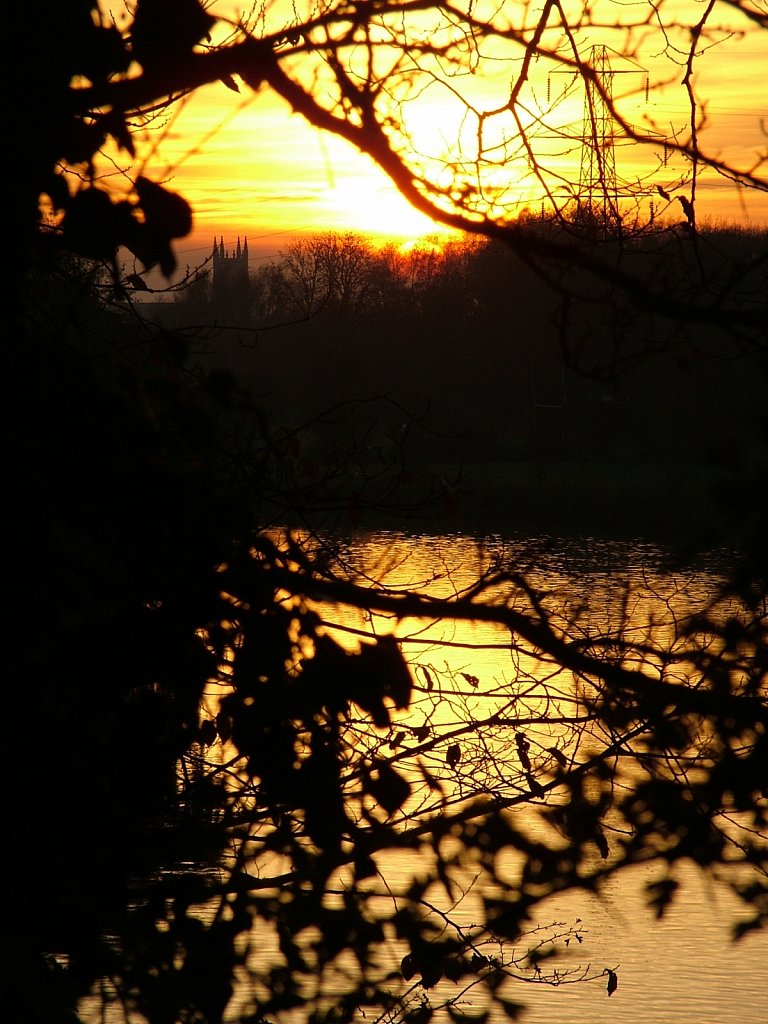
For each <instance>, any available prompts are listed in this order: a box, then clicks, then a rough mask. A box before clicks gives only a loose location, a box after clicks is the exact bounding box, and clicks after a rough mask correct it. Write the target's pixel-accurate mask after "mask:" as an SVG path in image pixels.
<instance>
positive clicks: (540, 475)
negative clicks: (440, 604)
mask: <svg viewBox="0 0 768 1024" xmlns="http://www.w3.org/2000/svg"><path fill="white" fill-rule="evenodd" d="M413 477H414V480H415V481H417V482H418V481H422V482H424V481H429V482H430V484H431V488H432V500H431V501H430V502H429V503H428V504H426V505H425V506H424V507H423V508H421V509H420V508H419V507H418V505H417V506H416V510H415V512H412V513H407V514H399V513H397V512H396V511H394V510H391V511H382V512H378V511H375V510H371V511H368V510H366V513H365V516H364V520H365V523H364V524H363V525H368V526H371V527H375V528H387V527H388V526H391V528H403V527H405V528H408V527H410V528H413V527H414V526H416V525H417V524H421V525H422V526H423V527H424V528H429V526H430V524H433V525H434V526H436V527H437V528H439V529H440V530H441V531H444V530H454V531H461V532H466V533H478V534H493V533H502V532H530V533H536V534H539V533H542V532H550V533H554V534H559V535H562V536H574V535H579V536H602V537H608V538H616V539H629V538H634V537H644V538H646V539H649V540H659V541H664V542H666V543H670V544H675V545H677V546H679V547H685V548H691V549H696V548H701V547H706V546H708V545H711V544H716V545H720V544H722V543H724V542H726V543H727V542H729V540H730V534H731V530H730V529H729V527H728V524H727V523H726V521H725V518H724V513H723V507H722V505H721V495H722V493H723V487H724V476H723V473H722V472H721V471H718V470H716V469H715V468H713V467H710V466H703V465H696V464H694V463H687V464H680V463H671V462H670V463H661V462H653V463H651V462H649V463H637V462H610V463H601V462H552V461H541V462H533V461H529V462H522V461H521V462H476V463H472V464H465V465H462V466H459V465H452V464H450V463H439V464H437V463H431V464H428V465H421V466H418V467H414V471H413Z"/></svg>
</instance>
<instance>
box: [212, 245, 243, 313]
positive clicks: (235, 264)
mask: <svg viewBox="0 0 768 1024" xmlns="http://www.w3.org/2000/svg"><path fill="white" fill-rule="evenodd" d="M212 259H213V305H214V308H215V309H216V310H217V312H218V313H219V314H221V315H226V316H227V317H228V318H231V317H232V316H233V314H235V315H240V314H242V313H243V311H244V310H245V308H246V306H247V300H248V284H249V278H248V239H247V238H246V239H245V242H244V244H243V245H242V246H241V244H240V236H239V235H238V238H237V248H236V249H234V250H233V251H231V252H229V251H227V250H226V249H225V248H224V237H223V236H222V237H221V238H220V239H219V241H218V242H217V241H216V239H215V238H214V240H213V253H212Z"/></svg>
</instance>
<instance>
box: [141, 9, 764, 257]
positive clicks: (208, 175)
mask: <svg viewBox="0 0 768 1024" xmlns="http://www.w3.org/2000/svg"><path fill="white" fill-rule="evenodd" d="M680 2H681V3H683V4H684V5H685V6H687V7H688V8H690V7H691V6H693V7H694V9H695V10H697V11H699V10H700V9H702V4H701V3H697V2H696V0H680ZM230 6H231V5H230ZM730 20H731V22H732V23H735V19H734V18H733V17H731V19H730ZM596 40H597V37H596V36H595V37H593V38H591V39H590V38H586V37H585V43H584V47H585V50H584V52H586V50H588V48H589V46H590V45H591V44H592V43H594V42H595V41H596ZM654 46H655V47H656V49H658V40H656V41H655V43H654V44H652V45H650V46H649V47H647V48H646V51H647V53H648V54H650V55H651V56H652V55H653V51H654ZM648 59H649V61H650V60H651V58H650V57H649V58H648ZM612 67H613V68H614V70H616V71H617V72H620V73H617V74H616V76H615V77H614V79H613V90H614V96H617V95H623V94H624V93H627V94H628V95H627V99H626V101H623V105H622V110H623V111H625V116H627V118H628V119H630V120H631V122H632V123H633V124H636V125H638V126H643V125H644V123H645V122H646V121H647V120H648V119H652V120H653V121H654V123H655V125H656V126H667V125H669V126H670V130H672V129H678V130H679V129H681V128H684V127H685V125H686V116H687V115H686V109H685V105H684V101H685V93H684V89H683V88H682V86H681V85H680V79H681V78H682V71H681V70H680V69H676V70H677V71H678V74H677V79H676V81H675V82H674V83H673V85H671V86H670V87H669V88H667V89H666V90H665V91H664V92H663V93H660V92H657V91H656V90H654V89H653V87H652V88H651V91H650V94H649V96H648V100H647V101H646V98H645V92H644V87H645V78H646V72H648V73H649V74H650V77H651V81H652V82H653V81H655V80H656V78H655V77H654V76H658V75H661V74H662V73H664V74H666V75H669V65H668V64H667V65H666V66H665V68H663V69H662V70H657V69H656V66H655V65H652V64H651V63H648V64H640V63H639V62H635V63H634V64H631V63H627V62H623V63H622V62H621V60H620V59H618V58H617V59H616V61H614V62H612ZM635 69H636V70H635ZM767 69H768V33H766V32H765V31H763V32H759V31H755V32H752V33H751V35H749V36H747V37H744V38H731V39H726V40H725V41H723V42H722V43H720V44H719V45H718V46H715V47H712V48H711V49H709V50H708V51H707V52H706V53H705V54H704V55H703V56H702V58H701V60H700V62H699V63H698V65H697V84H698V86H699V87H700V88H701V90H702V94H705V95H706V96H707V97H708V100H709V107H708V115H709V118H710V125H711V126H710V127H709V128H708V129H707V130H706V131H705V133H704V134H703V135H702V138H701V142H702V145H703V146H704V147H705V148H706V149H707V150H708V151H710V152H714V153H716V154H717V155H718V156H720V157H723V158H727V159H730V160H732V161H733V162H734V163H736V164H737V165H738V166H740V167H742V168H752V169H753V170H756V171H757V173H760V174H762V175H763V176H764V175H765V172H766V162H767V158H766V148H767V135H766V132H767V131H768V129H767V128H766V122H767V120H768V99H766V96H768V70H767ZM673 74H674V70H673ZM510 78H511V72H507V71H505V69H503V68H502V69H501V71H500V72H499V71H498V70H497V74H496V78H495V80H494V79H488V80H486V81H485V83H484V84H482V86H481V88H482V89H483V90H484V92H480V93H478V95H479V96H480V97H481V106H482V104H485V107H484V109H495V108H497V107H500V106H503V104H504V102H505V100H506V98H507V96H508V88H509V81H510ZM472 84H474V83H472ZM567 85H568V83H567V81H566V78H565V77H558V76H557V75H556V74H552V73H549V72H548V73H546V74H544V73H542V74H541V75H540V76H539V78H538V80H535V79H534V85H533V91H534V94H535V95H536V97H537V100H540V101H541V102H543V100H544V94H545V93H546V94H547V95H549V93H550V92H552V93H553V94H554V93H557V91H558V90H565V92H566V93H568V95H567V96H566V98H565V100H564V102H563V104H562V107H561V108H559V109H558V111H557V113H556V114H555V115H553V118H554V122H556V123H557V126H558V127H559V128H563V129H564V130H565V131H566V132H567V133H569V134H570V135H571V136H572V135H574V134H576V135H578V132H579V123H580V118H581V116H582V111H583V93H579V92H578V91H577V87H575V86H574V87H573V88H572V89H571V90H570V92H568V89H567V88H566V86H567ZM505 89H506V90H507V96H505V95H504V91H505ZM430 102H431V106H424V104H422V109H421V118H422V121H423V123H424V125H425V128H424V131H425V134H424V135H423V139H424V140H425V141H424V142H423V145H425V146H435V147H437V146H439V145H441V144H443V142H444V141H445V139H446V138H448V137H451V135H452V133H453V138H455V137H456V133H457V132H458V131H459V128H458V127H457V125H458V121H457V120H456V112H455V110H451V109H450V106H449V105H448V104H443V102H442V101H441V100H440V99H438V98H435V99H433V100H432V101H430ZM425 113H426V116H425ZM761 116H762V123H761ZM430 133H431V134H430ZM540 134H541V133H540ZM441 140H442V141H441ZM445 144H446V145H448V143H445ZM539 144H540V145H542V146H543V147H544V148H545V150H546V147H547V146H551V145H552V143H551V142H548V141H547V139H546V138H545V137H544V136H543V135H541V138H540V139H539ZM153 146H154V148H155V152H154V154H153V156H152V158H151V159H150V161H149V163H148V164H147V168H146V172H147V173H149V174H150V175H152V176H154V177H155V178H156V179H164V180H166V181H167V183H168V185H169V187H171V188H174V189H176V190H178V191H179V192H181V193H182V194H183V195H184V196H185V197H186V198H187V199H188V200H189V201H190V202H191V204H192V207H193V209H194V212H195V229H194V233H193V235H192V236H190V237H189V238H187V239H184V240H181V241H180V243H179V245H178V247H177V253H178V256H179V261H180V264H181V265H182V266H183V265H185V264H187V265H191V266H194V265H196V264H197V263H199V262H200V261H201V260H202V259H205V257H206V256H207V255H208V254H209V253H210V250H211V245H212V241H213V238H214V236H216V237H220V236H223V238H224V241H225V244H226V245H228V246H229V245H233V244H234V243H235V241H236V238H237V237H238V236H240V237H242V238H245V237H247V238H248V241H249V247H250V248H251V250H252V259H253V260H258V259H260V258H268V257H269V255H274V254H276V253H277V251H278V250H279V249H280V248H281V247H284V246H285V245H287V244H288V242H289V241H290V240H291V238H292V237H293V236H294V235H295V234H296V233H302V232H317V231H324V230H354V231H359V232H361V233H363V234H366V235H369V236H370V237H372V239H374V240H381V239H383V238H384V237H385V236H389V237H395V238H396V239H398V240H405V239H409V238H416V237H419V236H423V235H425V234H428V233H430V232H433V231H435V230H436V225H435V224H434V223H433V222H431V221H430V220H428V219H427V218H426V217H424V216H422V215H421V214H418V213H417V212H416V211H414V210H413V209H412V208H411V207H410V206H409V204H408V203H407V202H406V201H405V200H404V199H403V198H402V197H401V196H400V195H399V193H398V192H397V191H396V189H395V188H394V186H393V185H391V183H390V182H389V180H388V178H387V177H386V176H385V175H384V174H383V172H381V171H380V170H378V169H377V168H376V167H375V165H374V164H373V162H372V161H371V160H370V159H369V158H368V157H365V156H361V155H360V154H359V153H358V152H357V151H356V150H355V149H354V148H353V147H352V146H351V145H349V144H348V143H346V142H344V141H342V140H340V139H337V138H335V137H333V136H330V135H328V134H326V133H321V132H319V131H317V130H315V129H314V128H311V127H310V126H308V125H307V124H306V122H305V121H304V120H303V119H302V118H301V117H300V116H299V115H296V114H292V113H291V111H290V110H289V108H288V107H287V106H286V104H285V103H284V102H283V101H282V100H281V99H280V98H279V97H277V96H275V95H274V94H272V93H269V92H261V93H259V94H258V95H254V94H253V93H251V92H250V91H249V90H248V89H247V88H245V87H243V88H242V89H241V92H240V93H239V94H237V93H235V92H233V91H231V90H230V89H227V88H226V87H225V86H224V85H223V84H218V83H217V84H216V85H212V86H209V87H207V88H205V89H202V90H199V91H198V93H196V94H195V95H194V96H193V97H192V98H191V99H190V100H188V101H187V104H186V106H185V108H184V109H183V111H181V112H180V113H178V114H177V116H176V117H175V118H174V119H173V121H172V122H170V123H169V124H168V125H167V126H166V128H165V130H164V132H163V133H162V135H161V136H159V137H158V133H157V132H156V131H155V133H154V138H153ZM555 146H556V148H557V144H555ZM570 149H571V152H570V154H566V155H565V156H564V157H562V159H561V173H562V174H563V176H564V179H566V180H570V181H571V182H578V178H579V155H580V147H579V145H578V144H574V145H573V146H571V147H570ZM640 149H641V147H638V146H636V145H631V146H627V145H624V144H622V145H619V146H617V147H616V149H615V159H616V167H617V176H618V177H619V178H620V179H621V180H627V181H630V182H631V181H633V180H637V176H638V175H640V174H642V173H646V174H647V173H649V172H650V170H651V165H650V164H649V162H648V159H647V158H645V157H643V155H642V153H641V152H640ZM553 152H554V150H553ZM435 153H436V154H437V155H439V154H438V151H437V149H435ZM558 159H560V158H558ZM638 160H639V161H640V162H638ZM761 160H762V166H759V164H760V161H761ZM508 166H509V176H510V180H509V193H508V194H509V202H510V209H511V210H513V211H514V210H515V208H518V209H519V208H522V207H524V206H525V205H526V204H527V203H529V202H530V203H531V205H532V206H533V207H534V208H535V209H537V208H538V205H537V204H538V199H536V197H535V196H534V193H533V192H532V191H531V188H530V183H526V182H525V181H524V180H522V179H521V177H520V172H519V170H518V169H516V168H515V166H514V165H513V163H510V164H509V165H508ZM506 169H507V168H506V167H505V168H504V172H506ZM683 170H684V169H683V168H677V169H675V168H674V167H668V168H660V169H659V171H658V174H660V175H661V177H658V176H657V172H656V171H654V172H653V177H651V178H650V179H648V182H649V183H646V185H645V186H644V187H645V188H646V190H647V192H648V194H649V195H650V194H652V192H653V188H654V185H655V183H656V182H662V181H663V183H664V186H665V187H666V188H668V189H669V187H670V182H672V183H674V176H675V174H676V173H677V171H680V172H682V171H683ZM681 191H683V194H685V190H684V189H682V190H681ZM657 202H658V200H657ZM697 211H698V218H699V221H700V222H701V221H702V220H707V219H708V220H712V221H715V222H735V221H737V222H739V223H742V224H749V225H752V226H762V227H765V226H767V225H768V193H765V192H758V191H755V190H750V191H749V192H748V193H744V192H739V190H738V189H736V188H735V187H734V186H733V185H732V183H731V182H730V181H728V180H727V179H725V178H723V177H720V176H718V175H716V174H715V173H713V172H706V173H704V174H702V176H701V178H700V180H699V185H698V192H697ZM670 213H672V214H674V216H676V217H677V218H678V219H679V216H680V210H679V208H678V207H677V206H676V204H673V208H672V209H671V210H670Z"/></svg>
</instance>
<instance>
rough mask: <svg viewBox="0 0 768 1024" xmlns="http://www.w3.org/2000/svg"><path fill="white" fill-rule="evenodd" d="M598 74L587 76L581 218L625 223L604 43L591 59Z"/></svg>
mask: <svg viewBox="0 0 768 1024" xmlns="http://www.w3.org/2000/svg"><path fill="white" fill-rule="evenodd" d="M589 64H590V67H591V68H592V70H593V72H594V76H585V78H584V115H583V119H582V132H581V170H580V173H579V193H578V199H577V203H578V210H577V216H578V217H579V219H584V220H589V221H591V222H593V223H594V222H597V223H598V224H600V225H602V226H604V227H610V226H612V225H618V224H620V222H621V216H620V213H619V204H618V190H617V186H616V154H615V152H614V139H615V137H616V136H615V122H614V119H613V115H612V113H611V110H610V104H611V102H612V100H613V76H614V74H616V72H615V71H613V70H612V68H611V66H610V61H609V59H608V53H607V51H606V48H605V47H604V46H593V47H592V50H591V55H590V61H589Z"/></svg>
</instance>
